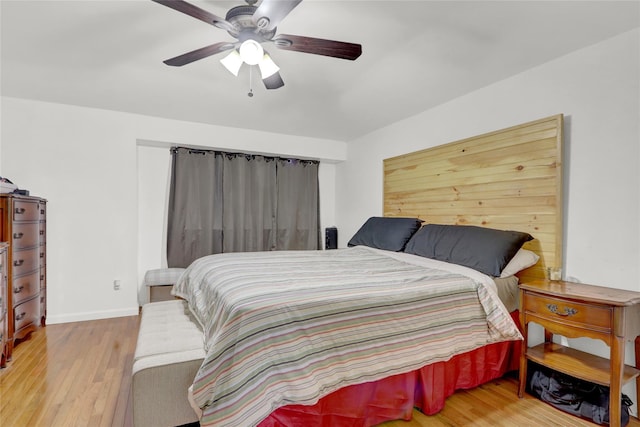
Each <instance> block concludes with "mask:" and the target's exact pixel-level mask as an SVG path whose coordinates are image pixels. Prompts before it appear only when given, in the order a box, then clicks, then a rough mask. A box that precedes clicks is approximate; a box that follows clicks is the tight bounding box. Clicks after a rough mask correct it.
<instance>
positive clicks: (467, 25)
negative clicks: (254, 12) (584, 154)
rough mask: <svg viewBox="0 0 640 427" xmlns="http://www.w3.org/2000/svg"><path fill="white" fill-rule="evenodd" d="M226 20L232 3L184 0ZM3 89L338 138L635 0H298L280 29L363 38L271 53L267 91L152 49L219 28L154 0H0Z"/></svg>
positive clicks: (501, 68)
mask: <svg viewBox="0 0 640 427" xmlns="http://www.w3.org/2000/svg"><path fill="white" fill-rule="evenodd" d="M192 3H194V4H196V5H197V6H199V7H201V8H203V9H205V10H207V11H210V12H212V13H214V14H216V15H218V16H222V17H224V16H225V14H226V11H227V10H228V9H229V8H231V7H233V6H235V5H238V4H242V3H241V2H240V1H238V2H229V1H215V0H206V1H192ZM0 5H1V9H0V15H1V19H2V22H1V24H2V25H1V41H2V45H1V52H0V53H1V61H2V62H1V94H2V95H3V96H10V97H19V98H28V99H36V100H43V101H50V102H57V103H64V104H75V105H81V106H87V107H95V108H102V109H110V110H119V111H126V112H132V113H140V114H145V115H151V116H158V117H165V118H173V119H179V120H186V121H194V122H203V123H210V124H215V125H222V126H230V127H241V128H250V129H257V130H262V131H268V132H276V133H284V134H291V135H301V136H310V137H317V138H327V139H335V140H343V141H349V140H352V139H354V138H357V137H359V136H362V135H364V134H367V133H368V132H371V131H373V130H375V129H378V128H381V127H383V126H385V125H388V124H390V123H393V122H395V121H398V120H399V119H402V118H405V117H409V116H411V115H414V114H417V113H419V112H421V111H424V110H427V109H429V108H432V107H434V106H436V105H439V104H442V103H444V102H447V101H448V100H451V99H453V98H456V97H459V96H461V95H463V94H465V93H468V92H471V91H473V90H476V89H478V88H481V87H484V86H487V85H489V84H491V83H493V82H496V81H499V80H502V79H504V78H507V77H509V76H512V75H514V74H517V73H520V72H522V71H524V70H527V69H529V68H532V67H535V66H537V65H539V64H542V63H545V62H548V61H550V60H552V59H554V58H557V57H560V56H562V55H565V54H567V53H569V52H572V51H574V50H577V49H580V48H582V47H585V46H589V45H591V44H594V43H597V42H599V41H601V40H604V39H607V38H610V37H612V36H615V35H617V34H620V33H623V32H625V31H629V30H631V29H633V28H636V27H638V26H640V3H639V2H638V1H622V2H614V1H566V2H564V1H368V0H351V1H344V0H343V1H329V0H305V1H303V2H302V3H300V4H299V5H298V7H297V8H295V9H294V10H293V11H292V12H291V13H290V14H289V15H288V16H287V17H286V18H285V19H284V20H283V21H282V22H281V23H280V25H279V27H278V33H287V34H296V35H305V36H311V37H318V38H325V39H332V40H340V41H348V42H353V43H360V44H362V46H363V54H362V56H361V57H360V58H358V59H357V60H356V61H354V62H352V61H346V60H341V59H335V58H329V57H324V56H318V55H310V54H304V53H298V52H292V51H283V50H278V49H276V48H275V47H273V46H271V47H270V48H269V51H270V53H271V56H272V58H273V59H274V61H275V62H276V63H277V64H278V65H279V66H280V68H281V70H280V74H281V76H282V78H283V79H284V81H285V86H284V87H283V88H281V89H277V90H272V91H267V90H265V89H264V86H263V85H262V82H261V81H260V80H259V78H258V75H257V73H256V72H254V73H253V77H254V83H253V91H254V93H255V96H253V97H252V98H249V97H248V96H247V92H248V89H249V72H248V70H247V68H248V66H246V65H245V66H243V69H242V70H241V72H240V76H239V77H237V78H236V77H234V76H232V75H231V74H230V73H229V72H228V71H226V70H225V69H224V68H223V67H222V65H221V64H220V62H219V61H218V60H219V59H221V58H222V57H223V56H224V54H222V55H217V56H212V57H209V58H207V59H203V60H200V61H197V62H194V63H192V64H189V65H185V66H183V67H169V66H166V65H164V64H163V63H162V61H163V60H165V59H168V58H172V57H174V56H177V55H179V54H182V53H185V52H188V51H191V50H194V49H197V48H200V47H203V46H206V45H209V44H212V43H215V42H218V41H232V40H233V39H232V38H231V36H229V35H228V34H227V33H226V31H224V30H221V29H218V28H215V27H213V26H210V25H207V24H206V23H204V22H202V21H199V20H197V19H194V18H192V17H190V16H187V15H184V14H182V13H180V12H177V11H174V10H172V9H170V8H168V7H165V6H162V5H160V4H158V3H154V2H152V1H151V0H108V1H95V0H70V1H57V0H42V1H32V0H16V1H12V0H2V1H1V2H0Z"/></svg>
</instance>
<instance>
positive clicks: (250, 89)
mask: <svg viewBox="0 0 640 427" xmlns="http://www.w3.org/2000/svg"><path fill="white" fill-rule="evenodd" d="M252 71H253V66H251V65H250V66H249V93H248V94H247V96H248V97H249V98H252V97H253V88H252V86H251V83H252V81H253V79H252V78H251V74H252Z"/></svg>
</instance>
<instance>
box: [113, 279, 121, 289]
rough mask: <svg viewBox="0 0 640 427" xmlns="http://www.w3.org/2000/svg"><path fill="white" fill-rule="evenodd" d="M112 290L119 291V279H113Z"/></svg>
mask: <svg viewBox="0 0 640 427" xmlns="http://www.w3.org/2000/svg"><path fill="white" fill-rule="evenodd" d="M113 290H114V291H119V290H120V280H119V279H116V280H114V281H113Z"/></svg>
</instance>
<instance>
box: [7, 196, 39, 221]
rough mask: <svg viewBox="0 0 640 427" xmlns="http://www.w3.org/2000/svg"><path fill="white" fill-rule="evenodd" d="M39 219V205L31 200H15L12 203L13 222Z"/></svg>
mask: <svg viewBox="0 0 640 427" xmlns="http://www.w3.org/2000/svg"><path fill="white" fill-rule="evenodd" d="M39 219H40V203H38V202H37V201H35V200H34V201H31V200H15V201H14V203H13V220H14V221H38V220H39Z"/></svg>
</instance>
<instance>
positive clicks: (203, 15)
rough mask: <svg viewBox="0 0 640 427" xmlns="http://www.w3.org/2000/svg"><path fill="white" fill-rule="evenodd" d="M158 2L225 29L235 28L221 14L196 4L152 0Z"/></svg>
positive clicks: (169, 0) (181, 1) (173, 0)
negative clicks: (218, 14)
mask: <svg viewBox="0 0 640 427" xmlns="http://www.w3.org/2000/svg"><path fill="white" fill-rule="evenodd" d="M151 1H154V2H156V3H160V4H162V5H165V6H167V7H170V8H171V9H174V10H177V11H178V12H182V13H184V14H186V15H189V16H192V17H194V18H196V19H199V20H201V21H204V22H206V23H207V24H210V25H214V26H216V27H218V28H222V29H225V30H230V29H234V26H233V25H232V24H231V23H230V22H228V21H226V20H225V19H224V18H220V17H219V16H216V15H214V14H213V13H210V12H207V11H206V10H203V9H200V8H199V7H198V6H194V5H192V4H191V3H187V2H186V1H183V0H151Z"/></svg>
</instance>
